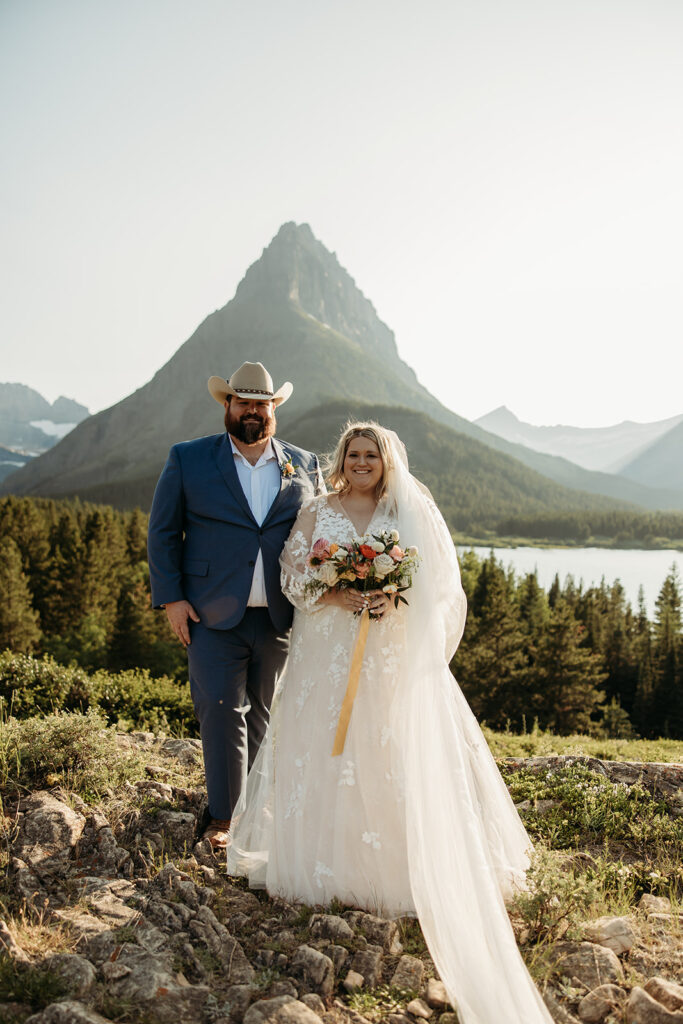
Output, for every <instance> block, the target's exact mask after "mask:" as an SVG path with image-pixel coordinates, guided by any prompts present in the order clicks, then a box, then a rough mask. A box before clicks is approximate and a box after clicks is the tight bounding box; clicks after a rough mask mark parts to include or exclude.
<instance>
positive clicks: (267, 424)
mask: <svg viewBox="0 0 683 1024" xmlns="http://www.w3.org/2000/svg"><path fill="white" fill-rule="evenodd" d="M225 429H226V430H227V432H228V433H229V434H232V436H233V437H234V438H236V439H237V440H238V441H242V443H243V444H257V442H258V441H264V440H265V439H266V438H268V437H272V436H273V434H274V433H275V431H276V429H277V423H276V422H275V415H274V414H273V413H271V414H270V416H266V417H263V416H259V414H258V413H256V412H245V413H244V414H243V415H242V416H236V415H234V414H233V413H232V412H231V411H230V406H228V408H227V409H226V410H225Z"/></svg>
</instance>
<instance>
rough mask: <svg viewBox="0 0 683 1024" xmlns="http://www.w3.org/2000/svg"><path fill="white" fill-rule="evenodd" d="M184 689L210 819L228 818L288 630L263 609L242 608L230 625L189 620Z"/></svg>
mask: <svg viewBox="0 0 683 1024" xmlns="http://www.w3.org/2000/svg"><path fill="white" fill-rule="evenodd" d="M190 626H191V633H190V639H191V643H190V645H189V647H188V649H187V653H188V661H189V670H190V692H191V694H192V702H193V704H194V710H195V714H196V716H197V719H198V721H199V729H200V734H201V738H202V747H203V751H204V768H205V771H206V789H207V793H208V797H209V813H210V814H211V817H212V818H224V819H228V818H231V817H232V812H233V809H234V807H235V805H236V803H237V801H238V799H239V796H240V793H241V791H242V787H243V785H244V782H245V780H246V775H247V771H248V769H249V768H251V766H252V764H253V762H254V758H255V757H256V754H257V752H258V749H259V747H260V745H261V741H262V740H263V737H264V736H265V733H266V728H267V726H268V721H269V718H270V705H271V701H272V699H273V693H274V690H275V686H276V683H277V681H278V679H279V677H280V675H281V674H282V670H283V668H284V665H285V661H286V660H287V653H288V651H289V635H290V630H286V632H284V633H282V632H278V631H277V630H276V629H275V627H274V626H273V624H272V622H271V619H270V615H269V613H268V609H267V608H247V609H246V611H245V613H244V617H243V618H242V620H241V622H239V624H238V625H237V626H233V628H232V629H208V628H207V627H206V626H204V625H203V624H202V623H201V622H194V623H191V624H190Z"/></svg>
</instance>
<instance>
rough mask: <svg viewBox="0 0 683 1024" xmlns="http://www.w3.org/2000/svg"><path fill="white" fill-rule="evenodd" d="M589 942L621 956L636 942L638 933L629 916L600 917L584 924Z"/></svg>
mask: <svg viewBox="0 0 683 1024" xmlns="http://www.w3.org/2000/svg"><path fill="white" fill-rule="evenodd" d="M584 932H585V935H586V938H587V939H588V941H589V942H595V943H596V944H597V945H599V946H605V947H606V948H607V949H611V950H612V952H613V953H616V955H617V956H619V955H620V954H621V953H626V952H627V951H628V950H629V949H631V947H632V946H634V945H635V942H636V934H635V932H634V930H633V925H632V923H631V920H630V918H628V917H599V918H597V920H595V921H591V922H590V923H589V924H587V925H585V926H584Z"/></svg>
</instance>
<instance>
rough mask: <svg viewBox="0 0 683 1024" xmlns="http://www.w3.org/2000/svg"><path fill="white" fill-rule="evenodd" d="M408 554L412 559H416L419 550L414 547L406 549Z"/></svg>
mask: <svg viewBox="0 0 683 1024" xmlns="http://www.w3.org/2000/svg"><path fill="white" fill-rule="evenodd" d="M406 554H407V555H410V557H411V558H416V557H417V548H414V547H411V548H406Z"/></svg>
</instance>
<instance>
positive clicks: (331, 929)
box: [309, 914, 353, 942]
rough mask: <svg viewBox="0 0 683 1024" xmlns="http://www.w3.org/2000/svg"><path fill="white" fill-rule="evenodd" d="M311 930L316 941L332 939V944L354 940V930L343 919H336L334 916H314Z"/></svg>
mask: <svg viewBox="0 0 683 1024" xmlns="http://www.w3.org/2000/svg"><path fill="white" fill-rule="evenodd" d="M309 928H310V933H311V936H312V938H314V939H331V940H332V942H339V941H340V940H342V941H344V940H350V939H352V938H353V928H351V926H350V925H349V924H348V923H347V922H346V921H345V920H344V918H343V917H336V916H335V915H334V914H313V916H312V917H311V919H310V921H309Z"/></svg>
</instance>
